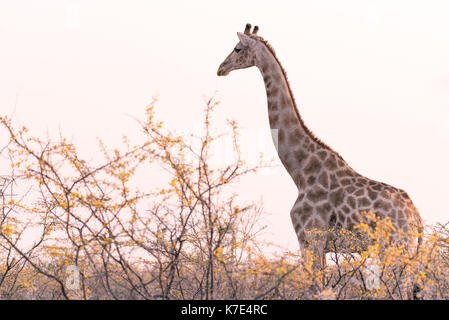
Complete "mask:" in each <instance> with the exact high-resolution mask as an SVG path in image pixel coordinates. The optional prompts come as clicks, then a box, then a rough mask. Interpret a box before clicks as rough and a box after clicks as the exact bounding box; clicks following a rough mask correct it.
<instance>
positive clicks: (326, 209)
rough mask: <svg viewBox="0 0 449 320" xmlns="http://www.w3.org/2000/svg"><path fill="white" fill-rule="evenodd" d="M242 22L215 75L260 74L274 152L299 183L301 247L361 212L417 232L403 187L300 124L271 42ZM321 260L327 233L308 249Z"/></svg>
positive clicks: (295, 211)
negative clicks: (366, 170) (253, 70)
mask: <svg viewBox="0 0 449 320" xmlns="http://www.w3.org/2000/svg"><path fill="white" fill-rule="evenodd" d="M257 31H258V28H257V27H255V28H254V31H253V32H251V25H249V24H248V25H246V28H245V31H244V32H243V33H240V32H238V33H237V36H238V38H239V42H238V43H237V45H236V46H235V48H234V49H233V50H232V52H231V53H230V54H229V55H228V56H227V57H226V59H225V60H224V61H223V63H222V64H221V65H220V67H219V69H218V71H217V74H218V75H219V76H226V75H228V74H229V73H230V72H231V71H233V70H237V69H243V68H248V67H252V66H256V67H257V68H258V69H259V70H260V72H261V73H262V76H263V80H264V82H265V88H266V93H267V100H268V117H269V123H270V127H271V129H276V130H278V141H277V145H278V148H277V151H278V155H279V158H280V160H281V162H282V163H283V165H284V167H285V168H286V170H287V171H288V173H289V174H290V176H291V177H292V179H293V181H294V182H295V184H296V186H297V187H298V198H297V200H296V202H295V204H294V205H293V208H292V210H291V212H290V214H291V219H292V223H293V226H294V228H295V231H296V235H297V237H298V241H299V244H300V247H301V249H302V250H304V249H306V248H307V247H308V245H309V241H308V239H307V234H308V233H307V231H308V230H312V229H318V230H331V229H343V230H352V228H353V226H354V225H356V224H358V223H359V221H360V215H359V213H361V212H369V211H372V212H374V213H375V214H376V215H377V216H378V217H380V218H386V217H388V218H390V219H391V221H392V224H393V226H394V227H395V229H396V230H402V231H404V232H408V231H410V230H416V231H417V233H419V234H422V228H423V227H422V220H421V217H420V215H419V213H418V210H417V209H416V208H415V206H414V205H413V203H412V201H411V200H410V197H409V196H408V195H407V193H406V192H405V191H403V190H400V189H398V188H395V187H392V186H390V185H388V184H385V183H382V182H377V181H374V180H371V179H368V178H366V177H364V176H362V175H361V174H359V173H357V172H356V171H355V170H353V169H352V168H351V167H350V166H349V165H348V164H347V163H346V162H345V161H344V160H343V158H342V157H341V156H340V155H339V154H338V153H337V152H335V151H334V150H332V149H331V148H330V147H329V146H327V145H326V144H325V143H324V142H322V141H321V140H320V139H318V138H317V137H316V136H315V135H314V134H313V133H312V132H311V131H310V130H309V129H308V127H307V126H306V125H305V124H304V121H303V119H302V118H301V116H300V114H299V111H298V109H297V106H296V103H295V100H294V98H293V94H292V92H291V89H290V86H289V83H288V80H287V76H286V73H285V71H284V69H283V68H282V66H281V64H280V62H279V60H278V59H277V57H276V54H275V52H274V50H273V49H272V47H271V46H270V45H269V44H268V43H267V42H266V41H265V40H264V39H263V38H261V37H260V36H258V35H257ZM421 241H422V240H421V237H420V236H417V237H410V238H408V240H407V243H406V245H407V246H408V248H409V249H410V250H417V249H418V247H419V244H420V242H421ZM313 250H314V251H315V252H316V254H317V255H318V256H320V259H321V262H322V263H324V261H325V259H324V256H325V254H326V253H327V252H329V251H330V247H329V237H327V236H326V237H323V239H321V241H320V242H319V245H316V243H315V247H314V248H313Z"/></svg>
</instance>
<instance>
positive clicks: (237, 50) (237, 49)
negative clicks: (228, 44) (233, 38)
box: [234, 48, 242, 53]
mask: <svg viewBox="0 0 449 320" xmlns="http://www.w3.org/2000/svg"><path fill="white" fill-rule="evenodd" d="M240 50H242V49H239V48H234V51H235V52H237V53H239V52H240Z"/></svg>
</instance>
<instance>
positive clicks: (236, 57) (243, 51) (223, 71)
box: [217, 23, 259, 76]
mask: <svg viewBox="0 0 449 320" xmlns="http://www.w3.org/2000/svg"><path fill="white" fill-rule="evenodd" d="M258 30H259V27H257V26H255V27H254V29H253V32H250V31H251V25H250V24H249V23H248V24H247V25H246V27H245V31H244V32H243V33H241V32H237V36H238V37H239V40H240V41H239V42H238V43H237V45H236V46H235V48H234V49H233V50H232V52H231V53H230V54H229V55H228V56H227V57H226V59H225V60H224V61H223V63H222V64H220V67H219V68H218V71H217V75H219V76H227V75H228V74H229V73H230V72H231V71H233V70H238V69H244V68H249V67H252V66H255V65H256V44H257V42H258V41H257V31H258Z"/></svg>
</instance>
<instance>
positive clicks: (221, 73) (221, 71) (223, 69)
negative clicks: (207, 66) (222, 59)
mask: <svg viewBox="0 0 449 320" xmlns="http://www.w3.org/2000/svg"><path fill="white" fill-rule="evenodd" d="M228 74H229V70H227V69H226V64H225V63H222V64H221V65H220V67H219V68H218V71H217V75H218V76H227V75H228Z"/></svg>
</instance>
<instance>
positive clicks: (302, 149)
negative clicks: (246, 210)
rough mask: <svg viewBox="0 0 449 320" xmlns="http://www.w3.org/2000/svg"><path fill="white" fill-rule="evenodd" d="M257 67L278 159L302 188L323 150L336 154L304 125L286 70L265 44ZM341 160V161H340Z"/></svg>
mask: <svg viewBox="0 0 449 320" xmlns="http://www.w3.org/2000/svg"><path fill="white" fill-rule="evenodd" d="M256 66H257V67H258V68H259V70H260V72H261V73H262V76H263V79H264V82H265V89H266V92H267V100H268V116H269V122H270V127H271V129H272V134H276V133H277V138H278V150H277V152H278V155H279V158H280V160H281V162H282V164H283V165H284V167H285V168H286V170H287V171H288V173H289V174H290V176H291V177H292V178H293V181H294V182H295V184H296V186H297V187H298V189H304V188H306V187H307V184H308V183H310V182H308V181H311V180H310V179H309V177H310V174H311V173H313V172H311V171H315V172H316V174H318V173H319V172H320V171H321V169H322V168H323V167H324V159H325V157H324V156H323V153H325V154H326V157H327V156H328V155H329V153H332V154H335V155H337V154H336V153H335V152H334V151H333V150H331V149H330V148H329V147H327V146H326V145H324V144H323V143H322V142H320V141H319V140H318V139H317V138H315V137H314V136H313V134H312V133H311V132H310V130H309V129H308V128H307V127H306V126H305V124H304V122H303V121H302V119H301V116H300V114H299V112H298V110H297V108H296V104H295V102H294V99H293V96H292V93H291V90H290V87H289V84H288V81H287V78H286V75H285V72H284V71H283V69H282V67H281V65H280V63H279V61H278V60H277V58H276V57H275V56H274V54H273V53H272V52H271V50H269V49H268V48H267V47H266V46H265V45H263V48H261V50H259V52H258V55H257V59H256ZM338 158H339V156H338ZM317 160H318V161H317ZM343 163H344V161H342V162H341V164H343Z"/></svg>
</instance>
